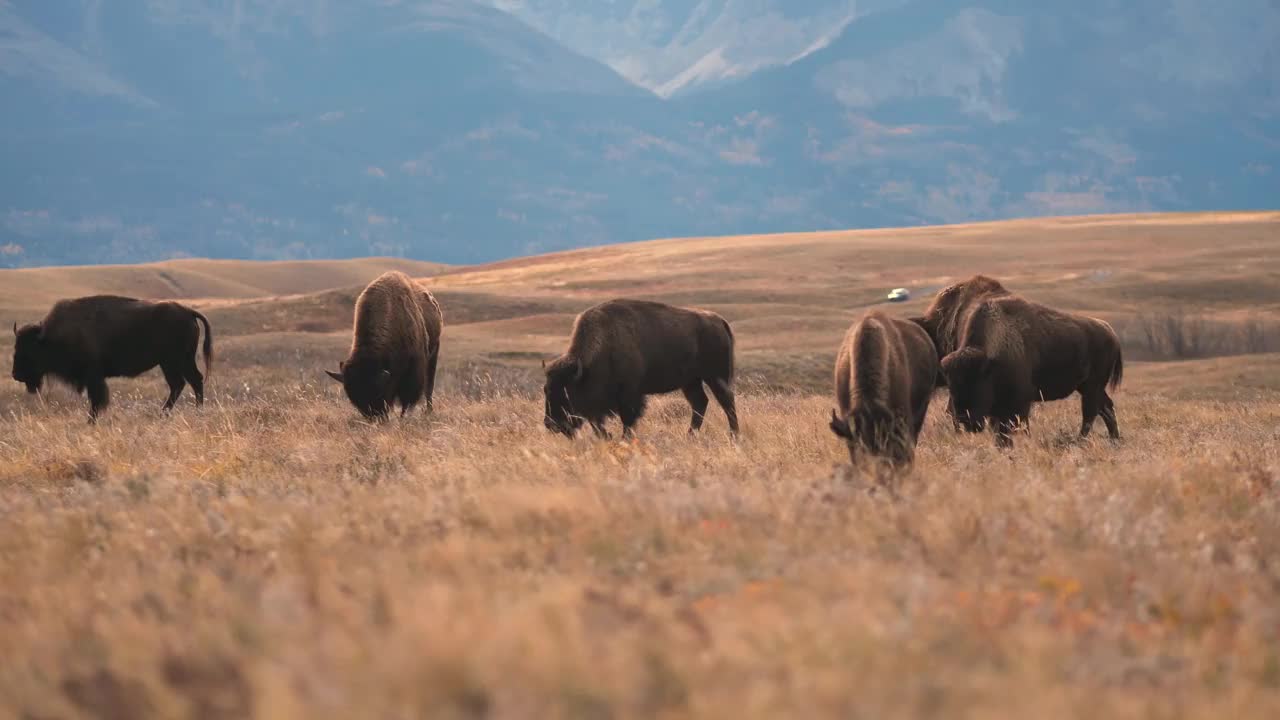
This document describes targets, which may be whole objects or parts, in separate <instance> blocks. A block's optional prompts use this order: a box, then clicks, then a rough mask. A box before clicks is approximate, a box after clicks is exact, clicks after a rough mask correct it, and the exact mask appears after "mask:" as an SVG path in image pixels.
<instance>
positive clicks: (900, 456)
mask: <svg viewBox="0 0 1280 720" xmlns="http://www.w3.org/2000/svg"><path fill="white" fill-rule="evenodd" d="M937 377H938V351H937V349H936V348H935V347H934V345H933V340H932V339H931V338H930V337H929V334H928V333H926V332H925V330H924V328H923V327H921V326H920V325H919V324H918V323H916V322H913V321H910V320H899V319H897V318H891V317H889V316H888V315H885V314H884V313H881V312H876V311H871V312H868V313H867V314H866V315H864V316H863V317H862V319H860V320H858V321H857V322H856V323H854V324H853V325H852V326H851V327H850V328H849V332H848V333H846V334H845V336H844V342H843V343H841V345H840V352H839V354H838V355H837V356H836V373H835V391H836V404H837V405H838V406H839V411H836V410H832V411H831V431H832V432H834V433H835V434H836V436H837V437H840V438H842V439H843V440H844V441H845V444H846V445H847V446H848V448H849V460H850V461H851V462H856V461H857V454H858V452H859V451H865V452H868V453H870V454H872V455H878V456H883V457H886V458H888V459H889V460H890V461H892V462H893V463H894V464H897V465H903V464H906V463H909V462H911V459H912V457H913V456H914V454H915V445H916V439H917V438H919V437H920V430H921V428H923V427H924V418H925V414H926V413H927V412H928V411H929V399H930V397H932V395H933V391H934V387H935V383H936V382H937Z"/></svg>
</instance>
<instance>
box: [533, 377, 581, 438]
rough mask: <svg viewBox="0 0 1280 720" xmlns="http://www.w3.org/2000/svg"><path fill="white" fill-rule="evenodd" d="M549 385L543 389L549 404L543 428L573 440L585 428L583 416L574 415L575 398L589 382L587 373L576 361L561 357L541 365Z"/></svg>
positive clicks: (546, 384)
mask: <svg viewBox="0 0 1280 720" xmlns="http://www.w3.org/2000/svg"><path fill="white" fill-rule="evenodd" d="M542 369H543V371H544V372H545V373H546V376H547V381H546V383H545V384H544V385H543V386H542V394H543V397H544V398H545V401H546V404H545V409H544V413H543V417H542V424H543V425H545V426H546V428H547V429H548V430H551V431H552V432H558V433H562V434H563V435H565V436H566V437H573V435H574V433H576V432H577V431H578V428H580V427H582V416H580V415H577V414H576V413H575V412H574V403H573V398H574V396H575V395H577V394H578V393H577V390H578V388H579V387H580V386H581V385H582V381H583V380H584V379H585V378H586V374H587V369H586V368H585V367H583V366H582V363H581V362H579V361H578V360H577V359H576V358H568V357H561V358H558V359H557V360H555V361H553V362H552V363H551V364H550V365H548V364H547V363H546V362H545V361H544V362H543V363H542Z"/></svg>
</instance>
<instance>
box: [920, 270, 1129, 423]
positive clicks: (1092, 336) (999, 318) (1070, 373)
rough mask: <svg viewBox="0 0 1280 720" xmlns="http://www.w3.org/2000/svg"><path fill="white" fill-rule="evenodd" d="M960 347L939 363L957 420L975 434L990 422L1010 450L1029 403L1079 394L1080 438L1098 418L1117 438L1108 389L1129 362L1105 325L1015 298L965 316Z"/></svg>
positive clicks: (980, 306)
mask: <svg viewBox="0 0 1280 720" xmlns="http://www.w3.org/2000/svg"><path fill="white" fill-rule="evenodd" d="M960 346H961V347H960V349H959V350H956V351H955V352H952V353H951V354H949V355H947V356H946V357H944V358H943V359H942V371H943V373H944V374H945V375H946V377H947V385H948V387H949V388H950V391H951V399H952V403H953V405H954V407H955V410H956V415H957V417H958V418H959V419H960V420H961V421H962V422H963V423H964V424H965V426H966V428H967V429H969V430H970V431H974V432H976V431H980V430H982V428H983V427H984V425H985V424H986V423H987V422H988V421H990V423H991V424H992V425H994V428H995V432H996V441H997V443H998V444H1000V445H1005V446H1007V445H1010V444H1012V442H1013V441H1012V438H1011V433H1012V431H1013V429H1014V428H1015V427H1018V426H1019V425H1022V426H1025V425H1026V423H1027V420H1028V419H1029V417H1030V415H1031V404H1032V403H1034V402H1041V401H1051V400H1061V399H1062V398H1065V397H1067V396H1068V395H1070V394H1071V393H1073V392H1078V393H1080V409H1081V413H1082V415H1083V422H1082V423H1081V425H1080V436H1081V437H1084V436H1086V435H1088V434H1089V430H1090V428H1092V427H1093V421H1094V418H1096V417H1097V416H1098V415H1099V414H1101V415H1102V420H1103V422H1105V423H1106V424H1107V432H1108V433H1109V434H1110V435H1111V437H1112V438H1116V439H1118V438H1119V437H1120V430H1119V427H1118V426H1117V425H1116V415H1115V405H1114V403H1112V401H1111V397H1110V396H1109V395H1108V394H1107V387H1108V386H1110V387H1111V389H1113V390H1114V389H1115V388H1116V387H1117V386H1119V384H1120V381H1121V379H1122V378H1123V377H1124V361H1123V358H1122V356H1121V352H1120V339H1119V338H1118V337H1117V336H1116V333H1115V330H1113V329H1112V328H1111V326H1110V325H1108V324H1107V323H1106V322H1104V321H1102V320H1098V319H1096V318H1090V317H1084V316H1082V315H1074V314H1071V313H1065V312H1060V311H1058V310H1054V309H1053V308H1049V307H1046V306H1044V305H1040V304H1038V303H1034V302H1031V301H1029V300H1025V299H1023V298H1020V297H1017V296H1013V295H1010V296H1005V297H995V298H989V299H987V300H984V301H982V302H980V303H978V304H977V305H976V306H974V307H973V308H972V310H971V311H970V312H969V313H968V314H967V317H966V320H965V325H964V327H963V328H962V331H961V335H960Z"/></svg>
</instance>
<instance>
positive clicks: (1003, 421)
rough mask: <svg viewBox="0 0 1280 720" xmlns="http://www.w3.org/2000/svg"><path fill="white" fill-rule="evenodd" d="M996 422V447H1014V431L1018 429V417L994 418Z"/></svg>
mask: <svg viewBox="0 0 1280 720" xmlns="http://www.w3.org/2000/svg"><path fill="white" fill-rule="evenodd" d="M992 419H993V420H995V431H996V447H999V448H1011V447H1013V431H1014V430H1015V429H1016V428H1017V427H1018V419H1017V418H1016V417H1002V418H992Z"/></svg>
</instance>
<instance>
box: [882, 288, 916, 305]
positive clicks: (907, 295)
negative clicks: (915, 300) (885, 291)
mask: <svg viewBox="0 0 1280 720" xmlns="http://www.w3.org/2000/svg"><path fill="white" fill-rule="evenodd" d="M887 297H888V298H889V302H906V301H907V300H910V299H911V292H910V291H909V290H907V289H906V288H894V289H892V290H890V291H889V295H888V296H887Z"/></svg>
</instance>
